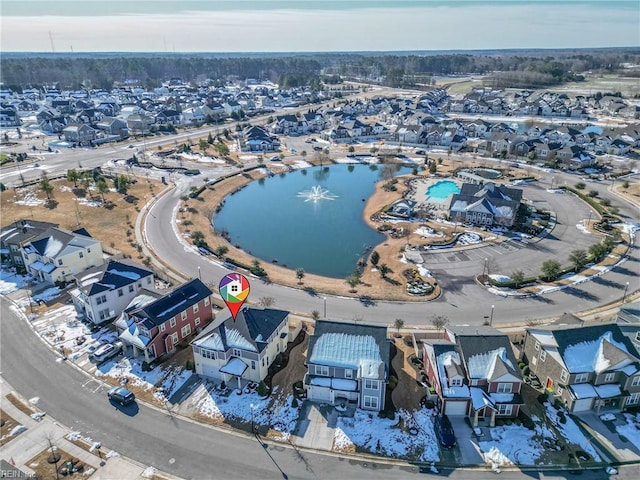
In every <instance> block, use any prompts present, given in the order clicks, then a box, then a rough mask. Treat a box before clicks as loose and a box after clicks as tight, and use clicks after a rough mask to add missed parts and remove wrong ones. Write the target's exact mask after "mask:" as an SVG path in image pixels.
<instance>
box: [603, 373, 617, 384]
mask: <svg viewBox="0 0 640 480" xmlns="http://www.w3.org/2000/svg"><path fill="white" fill-rule="evenodd" d="M614 378H616V374H615V373H613V372H607V373H606V374H605V375H604V383H611V382H613V379H614Z"/></svg>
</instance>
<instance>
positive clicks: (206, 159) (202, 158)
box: [178, 152, 225, 165]
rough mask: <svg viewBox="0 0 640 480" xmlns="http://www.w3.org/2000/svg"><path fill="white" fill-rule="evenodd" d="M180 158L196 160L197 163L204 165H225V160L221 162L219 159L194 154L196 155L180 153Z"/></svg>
mask: <svg viewBox="0 0 640 480" xmlns="http://www.w3.org/2000/svg"><path fill="white" fill-rule="evenodd" d="M178 156H179V157H182V158H184V159H186V160H194V161H196V162H203V163H218V164H221V165H224V164H225V161H224V160H220V159H219V158H216V157H209V156H207V155H198V154H194V153H186V152H185V153H179V154H178Z"/></svg>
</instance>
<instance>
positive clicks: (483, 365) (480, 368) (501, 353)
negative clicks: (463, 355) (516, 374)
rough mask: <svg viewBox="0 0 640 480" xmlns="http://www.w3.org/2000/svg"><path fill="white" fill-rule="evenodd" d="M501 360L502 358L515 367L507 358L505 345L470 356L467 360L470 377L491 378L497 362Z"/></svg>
mask: <svg viewBox="0 0 640 480" xmlns="http://www.w3.org/2000/svg"><path fill="white" fill-rule="evenodd" d="M499 360H502V361H503V362H504V363H506V364H507V365H509V366H510V367H511V368H512V369H513V364H512V363H511V361H510V360H509V359H508V358H507V352H506V350H505V348H504V347H500V348H497V349H495V350H491V351H489V352H486V353H480V354H477V355H472V356H470V357H469V358H468V360H467V370H468V372H469V378H489V377H490V376H491V373H492V372H493V370H494V368H495V367H496V362H498V361H499Z"/></svg>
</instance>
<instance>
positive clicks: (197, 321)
mask: <svg viewBox="0 0 640 480" xmlns="http://www.w3.org/2000/svg"><path fill="white" fill-rule="evenodd" d="M194 323H195V325H196V326H197V325H200V317H198V318H196V320H195V322H194Z"/></svg>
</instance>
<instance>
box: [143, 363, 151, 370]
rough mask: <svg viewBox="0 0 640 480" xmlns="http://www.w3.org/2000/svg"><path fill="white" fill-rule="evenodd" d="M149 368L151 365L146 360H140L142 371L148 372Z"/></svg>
mask: <svg viewBox="0 0 640 480" xmlns="http://www.w3.org/2000/svg"><path fill="white" fill-rule="evenodd" d="M149 370H151V366H150V365H149V363H148V362H142V371H143V372H148V371H149Z"/></svg>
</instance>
